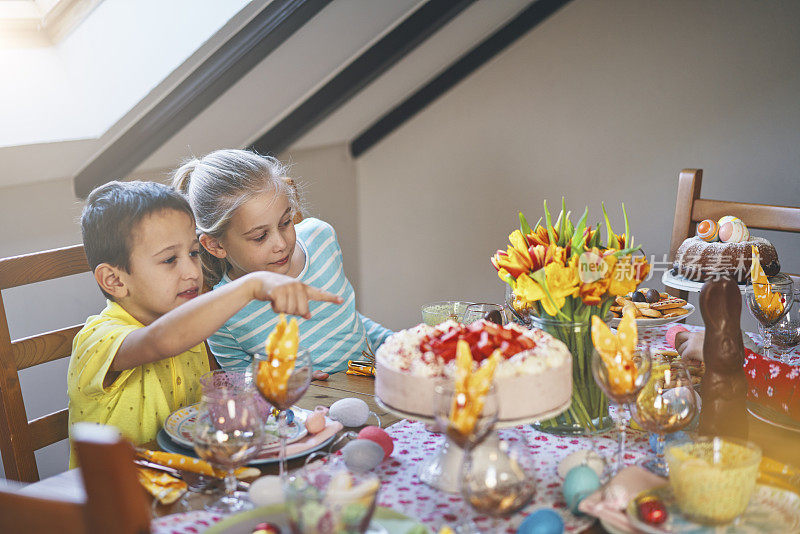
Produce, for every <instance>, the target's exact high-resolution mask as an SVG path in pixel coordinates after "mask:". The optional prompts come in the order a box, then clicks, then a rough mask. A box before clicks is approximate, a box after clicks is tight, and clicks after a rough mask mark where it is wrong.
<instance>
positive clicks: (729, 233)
mask: <svg viewBox="0 0 800 534" xmlns="http://www.w3.org/2000/svg"><path fill="white" fill-rule="evenodd" d="M748 239H750V230H748V229H747V226H746V225H745V224H744V223H743V222H742V220H741V219H733V220H730V221H727V222H725V223H724V224H723V225H722V226H720V227H719V240H720V241H722V242H723V243H741V242H743V241H747V240H748Z"/></svg>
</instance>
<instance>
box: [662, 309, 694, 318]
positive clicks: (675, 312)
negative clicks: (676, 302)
mask: <svg viewBox="0 0 800 534" xmlns="http://www.w3.org/2000/svg"><path fill="white" fill-rule="evenodd" d="M687 313H689V310H687V309H686V308H673V309H669V310H663V317H680V316H681V315H686V314H687Z"/></svg>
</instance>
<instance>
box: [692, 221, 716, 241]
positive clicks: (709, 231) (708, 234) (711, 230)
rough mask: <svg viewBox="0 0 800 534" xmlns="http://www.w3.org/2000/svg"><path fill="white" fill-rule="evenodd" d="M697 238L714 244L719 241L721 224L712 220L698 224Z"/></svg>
mask: <svg viewBox="0 0 800 534" xmlns="http://www.w3.org/2000/svg"><path fill="white" fill-rule="evenodd" d="M697 237H699V238H700V239H702V240H703V241H708V242H709V243H712V242H714V241H717V240H718V239H719V224H717V223H716V221H712V220H711V219H706V220H704V221H700V222H699V223H698V224H697Z"/></svg>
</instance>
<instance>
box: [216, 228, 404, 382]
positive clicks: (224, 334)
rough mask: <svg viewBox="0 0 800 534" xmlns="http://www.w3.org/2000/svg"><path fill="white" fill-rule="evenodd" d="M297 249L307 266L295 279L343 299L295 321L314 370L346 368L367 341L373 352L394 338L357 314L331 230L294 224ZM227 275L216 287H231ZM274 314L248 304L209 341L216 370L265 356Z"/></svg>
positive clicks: (266, 306) (315, 305) (316, 305)
mask: <svg viewBox="0 0 800 534" xmlns="http://www.w3.org/2000/svg"><path fill="white" fill-rule="evenodd" d="M296 231H297V244H298V245H299V246H301V247H303V251H304V252H305V255H306V264H305V267H303V270H302V272H301V273H300V275H299V276H298V277H297V279H298V280H300V281H301V282H303V283H304V284H308V285H310V286H313V287H316V288H319V289H323V290H325V291H329V292H331V293H334V294H336V295H339V296H341V297H342V298H343V299H344V302H343V303H342V304H341V305H336V304H332V303H330V302H316V301H312V302H310V303H309V305H310V311H311V319H308V320H306V319H303V318H302V317H297V321H298V326H299V330H300V345H301V346H304V347H306V348H308V349H309V350H310V351H311V357H312V359H313V363H314V369H319V370H322V371H326V372H336V371H341V370H344V369H346V368H347V362H348V360H352V359H355V358H357V357H360V356H361V351H362V350H366V349H367V341H368V340H369V345H370V346H371V348H372V349H373V350H377V348H378V346H380V345H381V344H382V343H383V342H384V341H385V340H386V338H387V337H389V336H390V335H391V334H392V332H391V330H388V329H386V328H384V327H383V326H381V325H380V324H378V323H376V322H374V321H372V320H370V319H368V318H367V317H364V316H363V315H361V314H360V313H358V311H356V296H355V292H354V291H353V286H352V285H350V282H349V281H348V280H347V277H345V275H344V266H343V264H342V251H341V249H340V248H339V242H338V241H337V239H336V232H335V231H334V229H333V227H332V226H331V225H329V224H328V223H326V222H323V221H320V220H319V219H313V218H309V219H304V220H303V221H302V222H300V223H299V224H297V226H296ZM230 281H231V280H230V278H228V276H227V275H225V276H224V277H223V278H222V280H221V281H220V282H219V283H218V284H217V285H216V286H214V288H215V289H216V288H218V287H220V286H222V285H225V284H227V283H230ZM277 323H278V314H276V313H275V312H274V311H272V307H271V304H270V303H269V302H261V301H255V300H254V301H252V302H250V303H249V304H248V305H247V306H245V307H244V308H242V309H241V310H240V311H239V312H238V313H236V315H234V316H233V317H231V318H230V319H228V321H227V322H226V323H225V325H224V326H223V327H222V328H220V329H219V331H217V333H215V334H214V335H212V336H211V337H210V338H209V339H208V344H209V345H210V346H211V350H212V352H213V353H214V355H215V357H216V358H217V361H218V362H219V364H220V365H221V366H222V367H224V368H246V367H247V366H249V365H250V364H251V362H252V356H251V354H253V353H255V352H261V351H263V350H264V343H265V342H266V340H267V336H268V335H269V334H270V332H272V331H273V330H274V329H275V325H276V324H277Z"/></svg>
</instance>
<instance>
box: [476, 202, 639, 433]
mask: <svg viewBox="0 0 800 534" xmlns="http://www.w3.org/2000/svg"><path fill="white" fill-rule="evenodd" d="M561 205H562V207H561V213H559V215H558V218H557V219H556V222H555V223H553V222H552V219H551V216H550V212H549V210H548V209H547V201H545V202H544V222H545V224H544V226H542V225H541V222H542V219H541V218H540V219H539V221H538V222H537V223H536V225H535V226H534V227H533V228H531V227H530V225H529V224H528V222H527V220H526V219H525V216H524V215H523V214H522V213H520V214H519V221H520V228H519V230H514V232H512V233H511V235H510V236H509V241H510V243H511V244H510V245H509V246H508V248H507V250H506V251H502V250H498V251H497V252H496V253H495V254H494V256H492V259H491V261H492V264H493V265H494V267H495V268H496V269H497V274H498V275H499V276H500V279H501V280H503V281H504V282H506V283H507V284H508V286H509V288H510V294H509V299H508V300H509V302H508V305H509V307H510V308H511V311H512V312H514V314H515V315H516V317H517V319H518V320H519V321H520V322H522V323H524V324H526V325H528V326H534V327H538V328H542V329H543V330H546V331H547V332H549V333H550V334H552V335H553V336H554V337H556V338H557V339H560V340H561V341H563V342H564V343H566V345H567V347H568V348H569V350H570V352H571V353H572V358H573V360H572V379H573V393H572V404H571V406H570V408H569V409H568V410H567V411H566V412H564V413H563V414H562V415H560V416H558V417H557V418H553V419H550V420H547V421H543V422H541V423H539V424H538V425H537V428H539V429H541V430H545V431H550V432H553V433H558V434H582V433H594V432H599V431H603V430H606V429H607V428H610V426H611V424H612V422H611V419H610V418H609V417H608V399H607V398H606V397H605V395H604V394H603V392H602V391H601V390H600V388H599V387H598V386H597V384H595V382H594V379H593V377H592V341H591V317H592V315H599V316H600V317H607V316H608V313H609V308H610V307H611V306H612V305H613V304H614V299H615V298H616V297H617V296H618V295H625V294H627V293H630V292H631V291H633V290H635V289H636V287H637V286H638V285H639V284H640V283H641V282H642V280H644V278H645V277H646V276H647V274H648V273H649V271H650V265H649V264H648V263H647V260H646V259H645V258H644V256H634V253H635V252H636V251H638V250H639V248H640V247H638V246H637V247H634V246H633V236H631V234H630V228H629V226H628V214H627V212H626V211H625V205H624V204H623V205H622V213H623V215H624V218H625V233H623V234H615V233H614V231H613V230H612V228H611V223H610V222H609V220H608V214H607V213H606V209H605V205H603V216H604V218H605V226H606V232H607V236H606V239H605V240H603V238H602V236H601V226H602V225H601V223H597V224H595V226H594V227H592V226H587V224H586V221H587V217H588V214H589V210H588V208H586V209H585V210H584V212H583V216H582V217H581V218H580V219H579V220H578V222H577V224H573V223H572V221H571V220H570V212H568V211H567V209H566V203H565V201H564V200H563V199H562V201H561Z"/></svg>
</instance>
